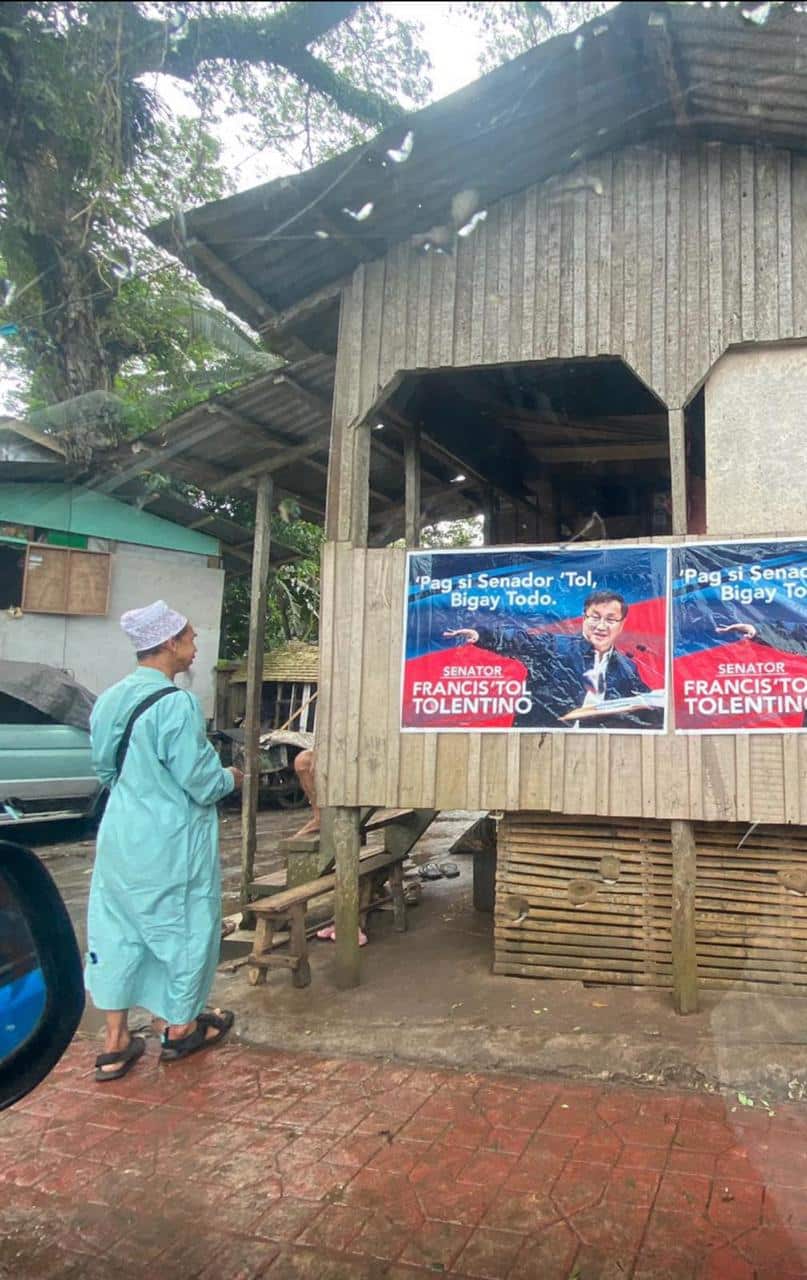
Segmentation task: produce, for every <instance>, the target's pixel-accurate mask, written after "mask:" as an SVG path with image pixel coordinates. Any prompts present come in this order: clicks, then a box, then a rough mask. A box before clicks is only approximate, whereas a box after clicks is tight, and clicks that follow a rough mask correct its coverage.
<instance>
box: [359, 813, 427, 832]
mask: <svg viewBox="0 0 807 1280" xmlns="http://www.w3.org/2000/svg"><path fill="white" fill-rule="evenodd" d="M414 812H415V811H414V809H376V811H375V813H374V814H372V816H371V817H370V818H368V819H367V821H366V822H364V823H362V830H363V831H380V829H381V828H382V827H389V826H392V824H393V823H394V822H403V821H405V820H406V819H407V818H411V817H412V814H413V813H414Z"/></svg>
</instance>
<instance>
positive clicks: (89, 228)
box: [0, 0, 428, 403]
mask: <svg viewBox="0 0 807 1280" xmlns="http://www.w3.org/2000/svg"><path fill="white" fill-rule="evenodd" d="M426 68H427V60H426V59H425V56H424V55H422V54H421V53H420V52H419V50H418V49H417V48H416V46H415V44H414V43H413V40H412V34H411V31H410V29H409V28H408V27H406V26H405V25H404V24H402V23H399V22H397V21H396V20H394V19H393V18H392V17H390V16H389V15H388V14H387V13H385V12H382V11H381V10H380V9H379V7H378V6H377V5H364V4H350V3H331V2H327V3H291V4H287V5H280V4H263V3H250V4H232V3H180V4H165V3H143V4H138V3H118V2H117V0H116V2H109V0H95V2H94V3H89V4H88V3H59V4H51V3H38V4H26V3H13V2H12V3H9V2H8V0H6V3H5V4H4V5H3V6H2V7H0V121H2V133H1V134H0V137H2V143H1V144H0V186H1V187H2V209H1V210H0V273H2V274H3V275H4V276H5V277H6V278H5V281H4V286H3V287H4V290H5V297H4V299H3V298H2V297H0V301H5V306H4V308H3V311H2V314H1V315H0V323H2V324H3V329H4V331H5V334H6V336H7V337H9V338H10V339H11V341H12V343H13V344H14V354H15V357H16V359H17V361H18V363H19V365H20V367H21V368H23V369H26V370H27V372H28V374H29V376H31V377H33V391H34V399H35V400H38V401H39V402H44V403H47V402H49V401H50V402H58V401H64V400H68V399H70V398H72V397H76V396H80V395H83V394H85V393H87V392H91V391H107V392H109V391H112V390H114V389H115V384H116V378H117V375H118V373H119V371H120V369H121V368H122V367H123V366H125V365H126V362H127V361H131V360H132V359H133V358H135V359H136V360H137V361H138V362H139V363H138V365H137V367H136V372H139V373H140V374H141V375H142V374H143V373H144V372H145V373H147V372H148V371H149V368H150V362H152V363H153V362H154V361H155V360H156V362H157V363H158V365H159V366H160V367H161V368H163V369H164V368H166V367H168V369H169V370H170V368H171V363H172V360H173V361H174V362H175V363H179V364H181V363H182V359H183V356H184V353H183V352H182V351H181V350H178V349H177V344H176V335H177V332H178V325H179V321H180V320H181V322H182V323H181V325H179V328H180V329H181V332H182V335H183V342H185V343H186V345H192V342H193V340H194V339H197V340H198V338H199V332H198V327H197V329H196V330H195V331H194V326H193V324H191V323H189V322H188V320H187V313H188V306H187V301H188V296H189V295H190V296H192V295H193V293H194V286H193V283H192V282H191V281H190V280H189V279H187V278H186V277H184V276H183V273H182V272H181V270H179V269H177V268H176V266H174V267H171V268H169V267H167V266H166V264H165V261H164V260H163V259H162V258H160V257H159V255H157V253H156V251H155V250H153V249H152V248H151V246H149V245H148V244H147V242H146V241H145V237H144V234H143V233H144V230H145V227H146V226H147V224H148V222H149V221H151V220H153V219H154V218H156V217H159V216H161V215H164V214H166V213H168V212H173V211H174V210H175V209H177V208H181V207H182V206H183V205H184V206H187V205H189V204H198V203H200V202H202V201H203V200H206V199H211V198H214V197H215V196H217V195H220V194H222V193H223V191H224V189H225V180H224V176H223V173H222V167H221V163H220V157H219V155H218V146H217V143H216V141H215V136H214V133H213V131H212V125H213V123H214V122H215V120H216V119H217V118H219V119H220V117H221V115H222V113H226V112H231V113H233V114H239V121H240V122H241V126H242V122H243V119H244V118H246V120H247V122H248V127H249V129H250V130H251V131H252V132H251V136H252V138H253V139H254V141H255V145H256V147H257V146H261V145H267V144H270V145H272V146H273V147H274V148H275V149H280V150H282V149H283V148H286V149H287V150H289V149H292V150H295V149H296V153H297V154H298V155H300V156H301V157H302V158H303V159H308V160H309V161H311V160H314V159H319V158H321V156H322V155H323V154H325V153H327V152H328V151H329V150H332V149H335V148H339V147H341V146H344V145H346V144H349V143H350V142H352V141H355V140H356V139H357V137H361V136H366V134H367V133H368V132H372V131H374V130H376V129H377V128H378V127H379V126H381V125H384V124H387V123H389V122H390V121H391V120H394V119H395V118H396V116H397V115H399V114H400V112H401V110H402V106H401V105H400V103H401V102H402V103H403V104H404V105H412V104H413V103H415V102H417V101H420V100H422V99H423V97H424V95H425V94H426V93H427V91H428V81H427V78H426ZM171 80H172V81H173V82H174V84H179V83H181V84H183V85H184V86H185V87H186V90H187V93H188V95H189V99H190V100H191V101H192V102H193V104H194V105H195V109H196V112H195V114H194V115H191V116H190V117H189V118H182V117H181V116H180V117H177V116H176V114H174V113H171V112H169V111H168V109H167V106H166V103H167V101H168V100H169V98H170V95H166V94H165V93H164V92H163V86H164V85H166V84H167V83H170V81H171ZM390 85H394V86H395V90H396V93H395V98H396V99H397V100H393V97H392V95H390V96H388V95H387V93H386V92H385V90H386V88H387V86H390ZM242 127H243V126H242ZM177 297H179V298H180V311H181V313H182V314H181V316H178V313H177V307H176V299H177Z"/></svg>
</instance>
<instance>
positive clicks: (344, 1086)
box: [0, 1042, 807, 1280]
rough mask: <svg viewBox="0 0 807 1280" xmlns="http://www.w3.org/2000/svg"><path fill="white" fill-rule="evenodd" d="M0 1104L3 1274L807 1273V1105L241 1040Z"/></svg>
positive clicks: (86, 1067) (768, 1278)
mask: <svg viewBox="0 0 807 1280" xmlns="http://www.w3.org/2000/svg"><path fill="white" fill-rule="evenodd" d="M94 1052H95V1049H94V1047H93V1046H91V1045H90V1044H88V1043H87V1042H83V1043H81V1042H79V1043H77V1044H75V1045H74V1046H73V1048H72V1049H71V1051H70V1052H69V1054H68V1055H67V1057H66V1058H65V1060H64V1061H63V1062H62V1063H61V1064H60V1066H59V1067H58V1068H57V1070H56V1072H55V1073H54V1075H53V1076H52V1077H51V1079H50V1080H49V1081H48V1082H47V1083H46V1084H45V1085H44V1086H43V1087H42V1088H40V1089H39V1090H37V1092H36V1093H35V1094H33V1095H32V1096H31V1097H30V1098H29V1099H28V1100H26V1101H25V1102H24V1103H22V1104H21V1105H20V1106H18V1107H15V1108H14V1109H13V1110H11V1111H7V1112H4V1113H3V1115H2V1116H0V1182H2V1184H3V1185H2V1187H0V1234H2V1237H3V1239H2V1243H0V1276H3V1277H6V1276H14V1277H19V1278H24V1280H28V1278H29V1277H31V1278H36V1280H44V1278H45V1277H51V1276H60V1277H61V1276H70V1277H75V1278H76V1280H79V1278H81V1280H95V1278H96V1277H124V1278H128V1277H134V1276H135V1275H137V1276H139V1275H142V1274H143V1272H144V1271H147V1272H149V1273H152V1274H154V1275H155V1276H159V1277H160V1278H161V1280H172V1278H173V1277H178V1278H181V1280H186V1278H187V1277H199V1278H200V1280H201V1278H204V1280H235V1277H243V1278H245V1280H246V1278H251V1277H257V1276H263V1275H267V1276H268V1277H270V1280H291V1278H292V1277H312V1278H315V1280H342V1278H348V1277H351V1278H352V1277H356V1278H359V1280H374V1278H375V1277H387V1278H388V1280H405V1278H406V1277H409V1280H412V1277H416V1276H417V1275H424V1274H425V1273H426V1272H428V1271H431V1272H441V1273H443V1274H448V1275H451V1276H458V1277H474V1278H477V1277H478V1278H480V1280H484V1278H487V1280H503V1278H504V1277H507V1278H508V1280H626V1277H633V1280H651V1278H652V1280H679V1277H687V1280H694V1278H695V1277H697V1280H795V1278H796V1277H807V1142H805V1137H806V1136H807V1108H805V1107H804V1106H796V1105H783V1106H777V1107H776V1108H775V1115H774V1116H772V1117H771V1116H769V1115H768V1114H767V1113H766V1112H765V1111H764V1110H760V1109H759V1108H758V1107H756V1108H754V1109H753V1110H751V1109H748V1108H745V1107H741V1106H739V1105H733V1104H732V1100H730V1099H727V1100H723V1099H719V1098H716V1097H710V1096H702V1095H696V1094H685V1093H668V1092H665V1093H655V1092H649V1091H647V1092H645V1091H640V1090H634V1089H617V1088H612V1087H602V1088H599V1087H596V1086H577V1085H564V1084H561V1083H555V1082H548V1081H540V1080H534V1079H523V1078H518V1077H514V1076H498V1075H466V1074H459V1073H456V1074H455V1073H451V1072H446V1071H428V1070H423V1069H412V1070H409V1069H407V1068H399V1067H395V1066H389V1065H386V1066H385V1065H378V1064H377V1063H375V1062H367V1061H363V1060H344V1059H341V1060H334V1059H327V1060H326V1059H322V1058H316V1057H314V1056H312V1055H291V1054H282V1053H273V1052H255V1051H251V1050H246V1049H242V1048H239V1047H238V1046H235V1045H234V1046H231V1047H226V1048H224V1049H222V1050H219V1051H211V1052H210V1053H208V1054H200V1055H199V1056H198V1057H196V1058H194V1059H191V1060H189V1061H188V1062H185V1063H181V1064H175V1065H173V1066H170V1065H169V1066H165V1067H160V1066H159V1065H158V1063H157V1057H156V1046H155V1045H153V1044H152V1045H150V1047H149V1053H148V1056H147V1057H146V1058H145V1059H144V1060H143V1062H141V1063H140V1064H139V1065H138V1067H137V1068H136V1069H135V1070H134V1071H133V1072H132V1074H131V1075H130V1076H129V1077H128V1078H127V1079H126V1080H124V1081H122V1082H120V1083H116V1084H107V1085H106V1086H104V1087H103V1088H101V1087H98V1086H96V1085H95V1084H94V1083H93V1081H92V1072H91V1059H92V1056H93V1054H94Z"/></svg>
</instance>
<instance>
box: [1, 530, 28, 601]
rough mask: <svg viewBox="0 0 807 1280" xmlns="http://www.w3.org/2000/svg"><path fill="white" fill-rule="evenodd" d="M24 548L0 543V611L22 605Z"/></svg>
mask: <svg viewBox="0 0 807 1280" xmlns="http://www.w3.org/2000/svg"><path fill="white" fill-rule="evenodd" d="M24 572H25V547H23V546H15V545H14V544H13V543H10V542H0V609H11V608H12V607H13V606H15V605H20V604H22V579H23V574H24Z"/></svg>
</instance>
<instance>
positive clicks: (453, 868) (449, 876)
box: [439, 862, 460, 880]
mask: <svg viewBox="0 0 807 1280" xmlns="http://www.w3.org/2000/svg"><path fill="white" fill-rule="evenodd" d="M439 870H440V871H442V873H443V875H444V876H445V878H446V880H456V878H457V876H458V875H459V873H460V869H459V867H458V866H457V864H456V862H441V863H440V866H439Z"/></svg>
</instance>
